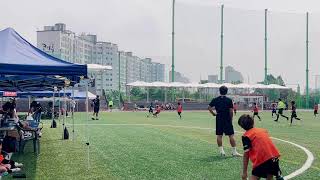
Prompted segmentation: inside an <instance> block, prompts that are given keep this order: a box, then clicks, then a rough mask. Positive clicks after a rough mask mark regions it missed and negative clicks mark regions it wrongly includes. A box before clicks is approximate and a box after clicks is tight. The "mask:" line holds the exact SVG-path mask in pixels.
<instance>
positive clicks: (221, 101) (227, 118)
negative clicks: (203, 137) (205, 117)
mask: <svg viewBox="0 0 320 180" xmlns="http://www.w3.org/2000/svg"><path fill="white" fill-rule="evenodd" d="M219 91H220V96H219V97H217V98H214V99H213V100H212V101H211V103H210V104H209V106H208V110H209V112H210V113H211V114H212V115H213V116H216V135H217V144H218V146H219V150H220V154H221V155H222V156H225V152H224V150H223V146H222V136H223V134H225V135H227V136H229V139H230V144H231V146H232V156H241V155H240V154H239V153H238V152H237V149H236V141H235V139H234V129H233V125H232V118H233V103H232V100H231V99H230V98H228V97H226V95H227V93H228V88H227V87H226V86H221V87H220V88H219ZM213 107H215V109H216V112H217V113H214V112H213Z"/></svg>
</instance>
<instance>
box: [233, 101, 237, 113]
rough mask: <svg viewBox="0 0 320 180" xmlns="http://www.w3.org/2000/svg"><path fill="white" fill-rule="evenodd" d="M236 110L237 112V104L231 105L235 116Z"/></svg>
mask: <svg viewBox="0 0 320 180" xmlns="http://www.w3.org/2000/svg"><path fill="white" fill-rule="evenodd" d="M237 110H238V104H237V103H233V112H234V115H235V116H236V115H237Z"/></svg>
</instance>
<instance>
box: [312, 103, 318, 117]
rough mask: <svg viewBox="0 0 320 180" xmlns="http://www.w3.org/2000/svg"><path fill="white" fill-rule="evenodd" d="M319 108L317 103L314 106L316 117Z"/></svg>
mask: <svg viewBox="0 0 320 180" xmlns="http://www.w3.org/2000/svg"><path fill="white" fill-rule="evenodd" d="M318 109H319V106H318V104H317V103H315V104H314V107H313V115H314V117H317V114H318Z"/></svg>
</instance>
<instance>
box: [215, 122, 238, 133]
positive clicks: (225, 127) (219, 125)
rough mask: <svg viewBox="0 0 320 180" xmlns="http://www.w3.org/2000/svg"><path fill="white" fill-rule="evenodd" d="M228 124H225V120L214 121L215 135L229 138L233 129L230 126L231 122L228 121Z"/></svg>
mask: <svg viewBox="0 0 320 180" xmlns="http://www.w3.org/2000/svg"><path fill="white" fill-rule="evenodd" d="M228 121H230V122H226V120H225V119H221V120H218V118H217V120H216V135H218V136H222V135H223V134H225V135H227V136H230V135H234V129H233V125H232V120H228Z"/></svg>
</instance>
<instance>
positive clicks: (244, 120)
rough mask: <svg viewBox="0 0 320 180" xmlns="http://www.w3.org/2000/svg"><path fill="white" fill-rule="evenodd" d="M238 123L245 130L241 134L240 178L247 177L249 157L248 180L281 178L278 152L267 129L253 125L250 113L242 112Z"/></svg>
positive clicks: (278, 179) (244, 179)
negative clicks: (250, 164) (249, 172)
mask: <svg viewBox="0 0 320 180" xmlns="http://www.w3.org/2000/svg"><path fill="white" fill-rule="evenodd" d="M238 124H239V126H240V127H241V128H243V129H244V130H246V132H245V133H244V134H243V136H242V143H243V149H244V152H245V153H244V155H243V172H242V179H243V180H246V179H247V178H248V173H247V171H248V164H249V159H250V160H251V162H252V176H251V178H250V180H258V179H260V178H267V180H271V179H273V177H274V176H275V177H276V179H277V180H283V178H282V176H281V170H280V167H279V157H280V153H279V151H278V149H277V148H276V146H275V145H274V144H273V142H272V140H271V138H270V136H269V134H268V132H267V130H265V129H262V128H255V127H254V120H253V118H252V117H251V116H250V115H247V114H244V115H242V116H241V117H240V118H239V120H238Z"/></svg>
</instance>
